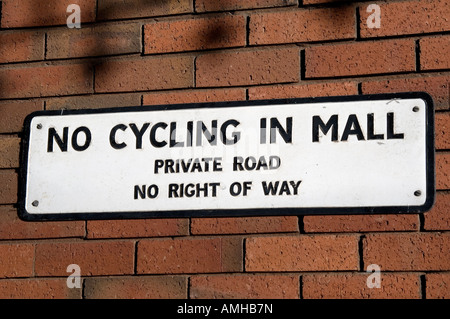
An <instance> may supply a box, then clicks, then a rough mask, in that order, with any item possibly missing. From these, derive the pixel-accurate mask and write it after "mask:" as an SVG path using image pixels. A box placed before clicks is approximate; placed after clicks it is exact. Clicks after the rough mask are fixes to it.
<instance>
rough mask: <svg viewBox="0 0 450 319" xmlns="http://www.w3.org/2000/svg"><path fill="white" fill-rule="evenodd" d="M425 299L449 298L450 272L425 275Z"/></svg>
mask: <svg viewBox="0 0 450 319" xmlns="http://www.w3.org/2000/svg"><path fill="white" fill-rule="evenodd" d="M425 278H426V279H425V280H426V285H425V286H426V298H427V299H450V273H448V272H445V273H432V274H426V275H425Z"/></svg>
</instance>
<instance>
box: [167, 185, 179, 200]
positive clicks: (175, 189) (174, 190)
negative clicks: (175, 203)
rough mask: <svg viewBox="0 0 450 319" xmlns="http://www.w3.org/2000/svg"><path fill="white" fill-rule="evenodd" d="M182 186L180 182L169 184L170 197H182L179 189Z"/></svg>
mask: <svg viewBox="0 0 450 319" xmlns="http://www.w3.org/2000/svg"><path fill="white" fill-rule="evenodd" d="M179 188H180V185H178V184H169V198H172V197H174V198H178V197H180V196H179V194H178V190H179Z"/></svg>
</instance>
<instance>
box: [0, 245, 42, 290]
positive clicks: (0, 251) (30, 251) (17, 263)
mask: <svg viewBox="0 0 450 319" xmlns="http://www.w3.org/2000/svg"><path fill="white" fill-rule="evenodd" d="M0 256H1V258H0V278H9V277H27V276H31V275H32V274H33V259H34V245H33V244H1V245H0ZM0 282H1V280H0Z"/></svg>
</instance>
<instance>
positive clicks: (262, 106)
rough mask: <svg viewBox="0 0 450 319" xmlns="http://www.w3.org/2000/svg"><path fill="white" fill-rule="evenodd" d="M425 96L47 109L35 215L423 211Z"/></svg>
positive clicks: (25, 180)
mask: <svg viewBox="0 0 450 319" xmlns="http://www.w3.org/2000/svg"><path fill="white" fill-rule="evenodd" d="M433 135H434V110H433V102H432V99H431V97H430V96H429V95H427V94H425V93H401V94H389V95H367V96H347V97H330V98H309V99H287V100H265V101H242V102H223V103H201V104H185V105H170V106H151V107H149V106H141V107H129V108H117V109H95V110H70V111H40V112H35V113H33V114H31V115H30V116H28V117H27V119H26V120H25V136H24V142H23V145H22V166H21V167H22V171H21V178H20V183H21V186H20V209H19V212H20V213H19V214H20V217H21V218H22V219H25V220H76V219H118V218H144V217H145V218H147V217H191V216H192V217H194V216H195V217H210V216H211V217H212V216H216V217H217V216H257V215H261V216H262V215H300V214H336V213H339V214H346V213H349V214H358V213H417V212H423V211H426V210H429V209H430V208H431V206H432V205H433V202H434V196H435V187H434V183H435V181H434V136H433Z"/></svg>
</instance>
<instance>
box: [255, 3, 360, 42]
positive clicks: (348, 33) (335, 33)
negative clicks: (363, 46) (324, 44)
mask: <svg viewBox="0 0 450 319" xmlns="http://www.w3.org/2000/svg"><path fill="white" fill-rule="evenodd" d="M249 28H250V36H249V41H250V44H255V45H261V44H274V43H295V42H313V41H325V40H339V39H351V38H355V37H356V31H355V10H354V9H353V8H352V7H342V8H326V9H300V10H296V11H284V12H275V13H262V14H254V15H251V16H250V24H249Z"/></svg>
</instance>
